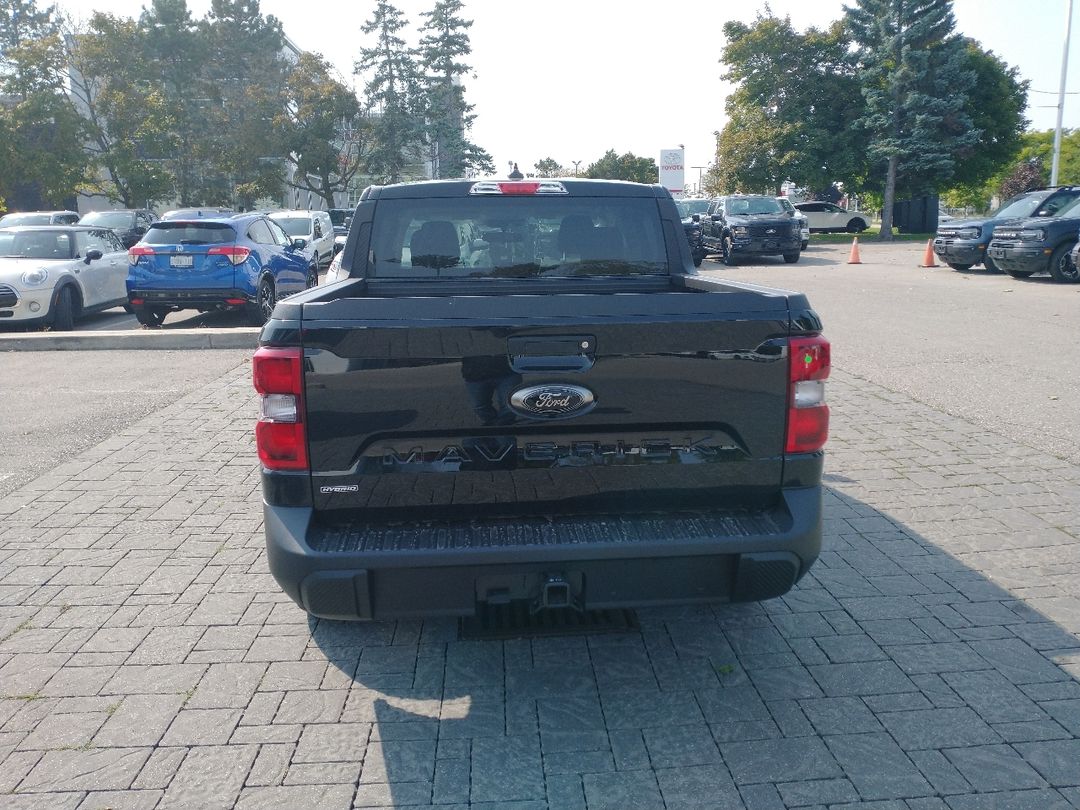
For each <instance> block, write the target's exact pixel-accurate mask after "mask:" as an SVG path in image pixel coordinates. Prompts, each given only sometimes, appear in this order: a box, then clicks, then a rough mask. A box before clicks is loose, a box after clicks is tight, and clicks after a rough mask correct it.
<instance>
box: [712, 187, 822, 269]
mask: <svg viewBox="0 0 1080 810" xmlns="http://www.w3.org/2000/svg"><path fill="white" fill-rule="evenodd" d="M703 224H704V226H705V227H704V232H703V235H702V236H703V239H704V242H705V250H706V252H707V253H710V254H713V253H719V254H720V255H721V256H722V257H723V259H724V264H726V265H728V266H729V267H731V266H734V265H736V264H738V263H739V260H740V259H744V258H747V257H750V256H777V255H780V256H783V257H784V261H785V262H787V263H788V264H793V263H795V262H797V261H798V260H799V253H800V250H801V248H802V233H801V229H800V224H799V220H797V219H796V218H795V215H794V214H793V213H792V212H790V211H788V210H786V209H785V208H784V206H783V205H781V204H780V202H779V200H777V199H776V198H775V197H767V196H765V195H764V194H731V195H728V196H726V197H717V198H716V199H714V200H713V201H712V202H711V203H710V204H709V212H708V216H706V217H705V221H704V223H703Z"/></svg>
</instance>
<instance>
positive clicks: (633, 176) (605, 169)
mask: <svg viewBox="0 0 1080 810" xmlns="http://www.w3.org/2000/svg"><path fill="white" fill-rule="evenodd" d="M585 176H586V177H591V178H593V179H601V180H631V181H633V182H635V183H656V182H658V181H659V179H660V168H659V167H658V166H657V165H656V161H655V160H654V159H653V158H644V157H638V156H637V155H635V154H634V153H633V152H627V153H626V154H623V155H620V154H618V153H616V151H615V150H614V149H609V150H607V152H605V153H604V156H603V157H601V158H600V159H599V160H597V161H596V162H595V163H590V164H589V167H588V168H587V169H585Z"/></svg>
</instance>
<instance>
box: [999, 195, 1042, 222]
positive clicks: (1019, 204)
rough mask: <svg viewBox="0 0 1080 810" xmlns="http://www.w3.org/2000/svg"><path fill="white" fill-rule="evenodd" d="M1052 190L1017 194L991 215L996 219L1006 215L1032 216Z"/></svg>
mask: <svg viewBox="0 0 1080 810" xmlns="http://www.w3.org/2000/svg"><path fill="white" fill-rule="evenodd" d="M1050 193H1051V192H1046V191H1041V192H1029V193H1027V194H1017V195H1016V196H1015V197H1012V198H1011V199H1009V200H1006V201H1005V204H1004V205H1002V206H1001V207H1000V208H999V209H998V210H997V211H995V212H994V213H993V214H992V215H991V216H993V217H994V218H995V219H1002V218H1005V217H1010V218H1011V217H1030V216H1031V215H1032V214H1034V213H1035V209H1036V208H1038V207H1039V206H1040V205H1041V204H1042V202H1043V200H1045V199H1046V198H1047V197H1049V196H1050Z"/></svg>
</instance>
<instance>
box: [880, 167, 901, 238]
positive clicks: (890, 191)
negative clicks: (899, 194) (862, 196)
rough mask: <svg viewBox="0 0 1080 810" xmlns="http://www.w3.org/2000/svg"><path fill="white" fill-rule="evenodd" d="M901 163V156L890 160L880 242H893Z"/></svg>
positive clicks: (882, 204)
mask: <svg viewBox="0 0 1080 810" xmlns="http://www.w3.org/2000/svg"><path fill="white" fill-rule="evenodd" d="M899 162H900V157H899V155H893V156H892V157H890V158H889V171H888V174H886V175H885V197H884V199H883V200H882V201H881V233H879V234H878V241H879V242H891V241H892V238H893V234H892V209H893V198H894V197H896V166H897V164H898V163H899Z"/></svg>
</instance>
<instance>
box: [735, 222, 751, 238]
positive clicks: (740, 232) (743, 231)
mask: <svg viewBox="0 0 1080 810" xmlns="http://www.w3.org/2000/svg"><path fill="white" fill-rule="evenodd" d="M731 232H732V233H733V234H735V235H736V236H746V235H747V234H748V233H750V231H749V230H748V229H747V227H746V226H745V225H736V226H735V227H734V228H732V229H731Z"/></svg>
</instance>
